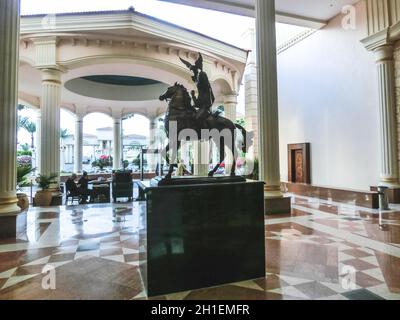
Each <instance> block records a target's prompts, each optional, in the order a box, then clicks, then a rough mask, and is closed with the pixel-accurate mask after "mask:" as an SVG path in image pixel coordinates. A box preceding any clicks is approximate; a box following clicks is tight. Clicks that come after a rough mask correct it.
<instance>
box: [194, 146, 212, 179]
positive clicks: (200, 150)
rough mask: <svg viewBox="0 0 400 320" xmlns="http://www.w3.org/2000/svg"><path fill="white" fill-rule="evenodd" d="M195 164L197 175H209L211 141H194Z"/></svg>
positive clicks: (195, 173)
mask: <svg viewBox="0 0 400 320" xmlns="http://www.w3.org/2000/svg"><path fill="white" fill-rule="evenodd" d="M193 158H194V159H193V165H194V175H195V176H202V177H204V176H207V175H208V172H209V162H210V143H209V142H208V141H193Z"/></svg>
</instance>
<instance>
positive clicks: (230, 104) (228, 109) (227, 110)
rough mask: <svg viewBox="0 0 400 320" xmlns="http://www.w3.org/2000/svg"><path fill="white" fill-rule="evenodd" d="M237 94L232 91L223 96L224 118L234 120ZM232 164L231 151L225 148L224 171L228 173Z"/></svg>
mask: <svg viewBox="0 0 400 320" xmlns="http://www.w3.org/2000/svg"><path fill="white" fill-rule="evenodd" d="M237 96H238V95H237V94H236V93H232V94H229V95H225V96H224V114H225V118H227V119H229V120H231V121H232V122H235V121H236V117H237V114H236V106H237ZM232 164H233V153H232V151H231V150H230V149H228V148H225V173H226V174H230V173H231V168H232Z"/></svg>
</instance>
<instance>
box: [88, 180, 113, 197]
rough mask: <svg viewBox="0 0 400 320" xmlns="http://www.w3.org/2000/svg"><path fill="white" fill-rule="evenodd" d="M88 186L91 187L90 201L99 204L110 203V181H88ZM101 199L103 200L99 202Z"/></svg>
mask: <svg viewBox="0 0 400 320" xmlns="http://www.w3.org/2000/svg"><path fill="white" fill-rule="evenodd" d="M89 185H92V187H93V188H92V193H91V196H90V200H91V201H93V202H99V203H110V202H111V181H110V180H106V181H90V182H89ZM99 198H103V200H99ZM95 199H98V201H94V200H95Z"/></svg>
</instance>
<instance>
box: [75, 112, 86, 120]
mask: <svg viewBox="0 0 400 320" xmlns="http://www.w3.org/2000/svg"><path fill="white" fill-rule="evenodd" d="M85 116H86V113H77V114H75V117H76V120H75V121H76V122H82V121H83V118H84V117H85Z"/></svg>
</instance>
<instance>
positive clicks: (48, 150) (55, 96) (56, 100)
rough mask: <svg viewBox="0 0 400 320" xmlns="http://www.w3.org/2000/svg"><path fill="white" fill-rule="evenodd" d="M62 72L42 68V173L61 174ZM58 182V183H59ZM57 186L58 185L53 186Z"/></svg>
mask: <svg viewBox="0 0 400 320" xmlns="http://www.w3.org/2000/svg"><path fill="white" fill-rule="evenodd" d="M60 103H61V72H60V71H59V70H56V69H43V70H42V99H41V106H40V112H41V131H40V173H41V174H43V175H50V174H57V175H58V177H59V176H60ZM57 184H58V183H57ZM53 187H54V188H57V186H56V185H54V186H53Z"/></svg>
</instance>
